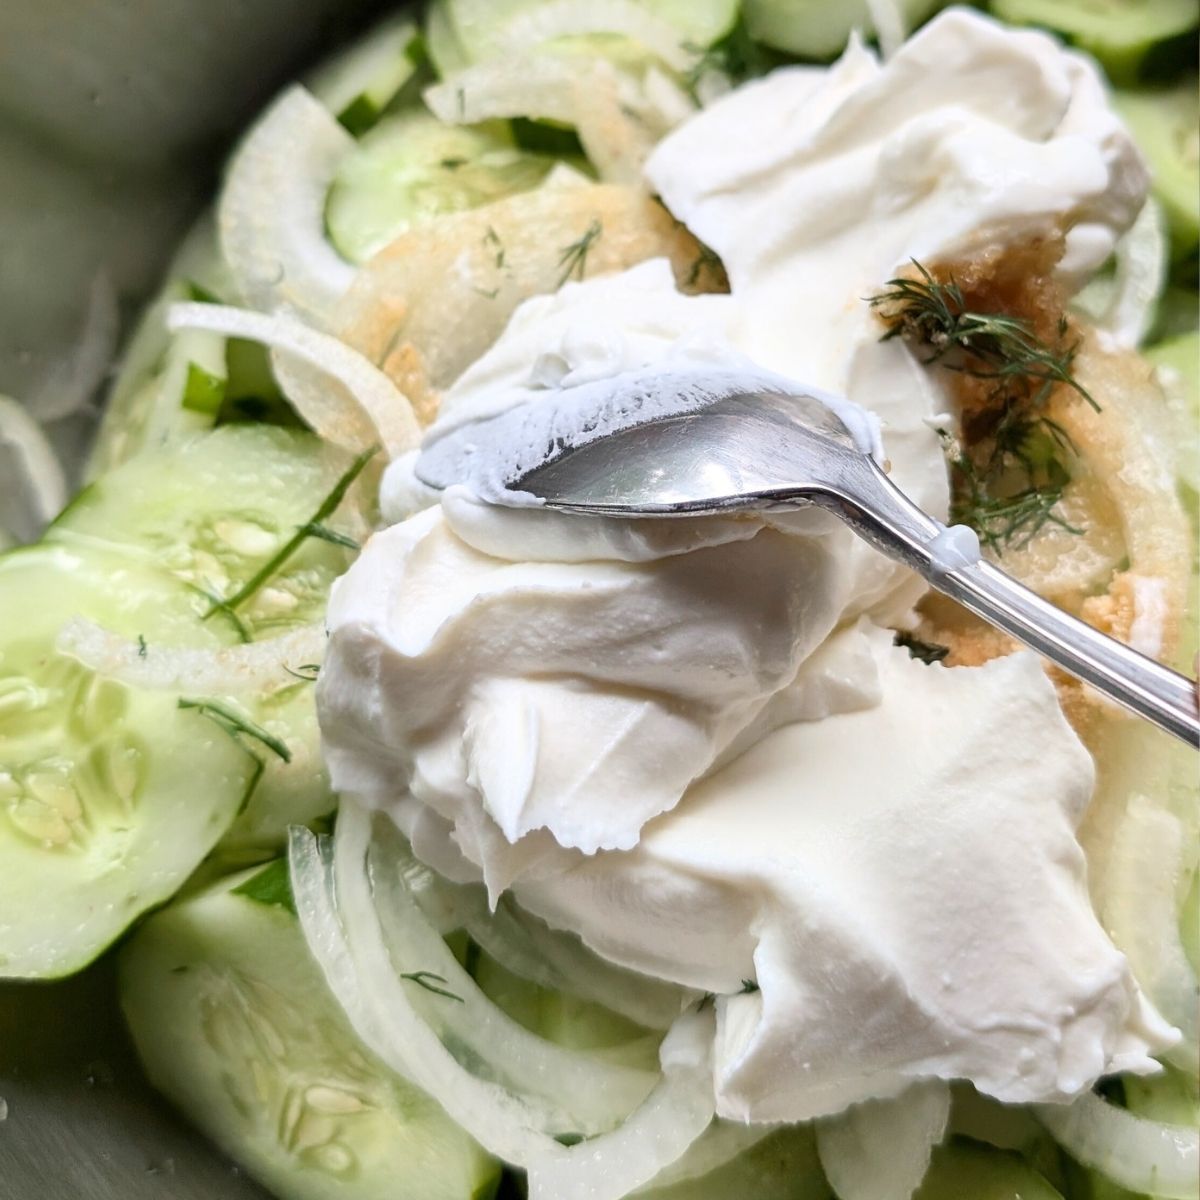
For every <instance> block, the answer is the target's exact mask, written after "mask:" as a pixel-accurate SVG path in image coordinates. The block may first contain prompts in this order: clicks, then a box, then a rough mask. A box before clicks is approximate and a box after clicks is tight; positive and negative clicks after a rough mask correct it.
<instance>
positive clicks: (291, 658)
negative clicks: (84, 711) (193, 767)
mask: <svg viewBox="0 0 1200 1200" xmlns="http://www.w3.org/2000/svg"><path fill="white" fill-rule="evenodd" d="M56 646H57V649H58V650H59V651H60V652H62V653H63V654H69V655H70V656H71V657H72V658H75V659H78V661H79V662H81V663H82V664H83V665H84V666H85V667H87V668H88V669H89V670H91V671H95V672H96V673H97V674H100V675H106V676H108V677H110V678H112V679H117V680H119V681H120V682H121V683H128V684H131V685H132V686H134V687H141V688H150V689H154V690H157V691H189V692H197V693H199V694H200V695H209V694H213V693H218V692H264V691H274V690H276V689H278V688H281V687H288V686H290V685H291V684H293V683H295V682H296V680H295V678H294V677H293V676H291V675H289V674H288V671H289V669H290V670H292V671H295V670H297V669H298V668H300V667H302V666H307V665H309V664H311V663H319V662H320V661H321V659H322V658H323V657H324V654H325V630H324V628H323V627H322V626H321V625H320V624H316V625H303V626H301V627H300V628H298V629H294V630H292V631H291V632H290V633H285V634H282V635H281V636H279V637H275V638H270V639H268V640H265V641H261V642H248V643H245V644H238V645H235V646H221V647H218V648H216V649H183V648H181V647H178V646H155V645H154V644H153V643H150V644H146V643H139V642H134V641H130V639H129V638H125V637H122V636H121V635H120V634H117V633H112V632H111V631H109V630H107V629H102V628H101V627H100V626H99V625H95V624H93V623H92V622H91V621H88V620H85V619H84V618H83V617H75V618H73V619H72V620H70V621H68V622H67V624H66V625H64V626H63V628H62V630H61V632H60V633H59V635H58V640H57V643H56Z"/></svg>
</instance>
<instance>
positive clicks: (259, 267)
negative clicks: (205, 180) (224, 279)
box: [217, 85, 354, 321]
mask: <svg viewBox="0 0 1200 1200" xmlns="http://www.w3.org/2000/svg"><path fill="white" fill-rule="evenodd" d="M353 146H354V139H353V138H352V137H351V136H350V135H349V134H348V133H347V132H346V131H345V130H344V129H343V128H342V127H341V126H340V125H339V124H338V123H337V121H336V120H334V118H333V117H332V116H331V115H330V113H329V112H328V110H326V108H325V107H324V106H323V105H322V104H320V103H319V102H318V101H317V100H315V99H314V98H313V97H312V96H311V95H310V94H309V93H308V92H307V91H306V90H305V89H304V88H303V87H300V86H299V85H297V86H295V87H291V88H288V90H287V91H285V92H284V93H283V95H281V96H280V97H279V99H278V100H276V101H275V103H274V104H273V105H271V107H270V108H269V109H268V110H267V112H266V114H265V115H264V116H263V117H262V119H261V120H260V121H259V122H258V123H257V124H256V125H255V126H254V128H253V129H252V130H251V131H250V133H249V135H248V136H247V138H246V140H245V141H244V142H243V143H242V145H241V146H240V147H239V149H238V150H237V152H236V153H235V154H234V157H233V160H232V161H231V163H230V165H229V173H228V177H227V178H226V181H225V187H224V189H223V190H222V192H221V200H220V207H219V209H218V214H217V219H218V224H219V227H220V238H221V252H222V254H223V255H224V257H225V260H226V262H227V263H228V264H229V268H230V271H231V273H232V275H233V277H234V281H235V284H236V286H237V289H238V293H239V295H240V296H241V298H242V300H243V301H244V302H245V303H246V304H248V305H249V306H250V307H252V308H256V309H259V310H261V311H264V312H270V311H274V310H275V309H279V308H282V309H285V310H290V311H293V312H298V313H300V314H302V315H304V316H305V317H307V318H309V319H316V320H318V321H320V320H321V319H322V317H323V316H324V314H325V313H327V312H328V311H329V310H330V309H331V308H332V307H333V305H334V303H335V302H336V301H337V299H338V297H339V296H341V295H342V293H343V292H345V290H346V289H347V288H348V287H349V286H350V283H351V282H352V280H353V279H354V268H353V267H352V266H351V265H350V264H349V263H347V262H346V261H345V260H344V259H343V258H342V257H341V256H340V255H339V254H338V253H337V251H336V250H334V248H333V246H332V245H331V244H330V243H329V241H328V239H327V238H326V237H325V199H326V196H327V195H328V193H329V187H330V185H331V184H332V182H333V178H334V175H335V173H336V171H337V168H338V164H339V163H340V162H341V160H342V158H343V157H344V156H345V154H346V153H347V152H348V151H349V150H351V149H352V148H353Z"/></svg>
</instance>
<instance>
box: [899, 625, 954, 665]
mask: <svg viewBox="0 0 1200 1200" xmlns="http://www.w3.org/2000/svg"><path fill="white" fill-rule="evenodd" d="M892 645H894V646H903V647H904V649H905V650H907V651H908V653H909V655H910V656H911V657H913V658H915V659H916V660H917V661H918V662H923V663H924V664H925V665H926V666H927V667H928V666H932V665H933V664H934V663H936V662H941V661H942V659H943V658H945V657H946V656H947V655H948V654H949V653H950V647H949V646H942V645H939V644H938V643H937V642H923V641H921V639H920V638H918V637H915V636H914V635H913V634H911V633H905V632H903V631H901V632H899V633H897V634H896V636H895V637H894V638H892Z"/></svg>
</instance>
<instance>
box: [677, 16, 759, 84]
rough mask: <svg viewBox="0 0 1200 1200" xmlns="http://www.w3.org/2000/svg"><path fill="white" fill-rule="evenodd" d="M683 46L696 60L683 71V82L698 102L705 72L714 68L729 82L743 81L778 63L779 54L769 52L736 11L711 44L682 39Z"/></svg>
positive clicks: (755, 76) (709, 71)
mask: <svg viewBox="0 0 1200 1200" xmlns="http://www.w3.org/2000/svg"><path fill="white" fill-rule="evenodd" d="M683 48H684V49H685V50H687V51H689V52H690V53H692V54H694V55H696V59H695V61H694V62H693V63H692V65H691V67H689V68H688V70H687V72H686V74H685V75H684V79H683V84H684V87H685V88H687V90H688V92H689V93H690V94H691V96H692V99H693V100H695V101H696V102H697V103H700V100H701V97H700V95H699V91H700V85H701V83H702V82H703V80H704V78H705V76H706V75H709V74H711V73H713V72H716V73H718V74H720V75H724V76H725V78H726V79H728V80H729V82H730V83H732V84H735V85H736V84H739V83H745V82H746V80H747V79H755V78H757V77H758V76H759V75H765V74H766V73H767V72H768V71H770V70H771V69H772V68H774V67H776V66H778V65H779V64H780V61H781V59H782V56H780V55H778V54H774V53H772V52H771V51H770V50H768V49H767V48H766V47H764V46H762V45H760V44H759V43H758V42H756V41H755V40H754V38H753V37H751V36H750V30H749V28H748V27H747V25H746V18H745V15H744V14H742V13H739V14H738V18H737V20H736V21H735V22H734V24H733V26H732V28H731V29H730V30H729V32H728V33H727V34H725V36H724V37H722V38H721V39H720V40H719V41H716V42H713V44H712V45H711V46H697V45H696V44H695V43H693V42H685V43H684V44H683Z"/></svg>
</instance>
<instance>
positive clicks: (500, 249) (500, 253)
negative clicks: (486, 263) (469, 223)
mask: <svg viewBox="0 0 1200 1200" xmlns="http://www.w3.org/2000/svg"><path fill="white" fill-rule="evenodd" d="M483 244H484V245H485V246H487V247H488V249H490V250H491V251H492V253H493V259H492V261H493V262H494V263H495V264H496V266H497V267H502V266H504V243H503V242H502V241H501V240H500V235H499V234H498V233H497V232H496V231H495V229H493V228H492V227H491V226H490V225H489V226H488V227H487V233H485V234H484V235H483Z"/></svg>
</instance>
